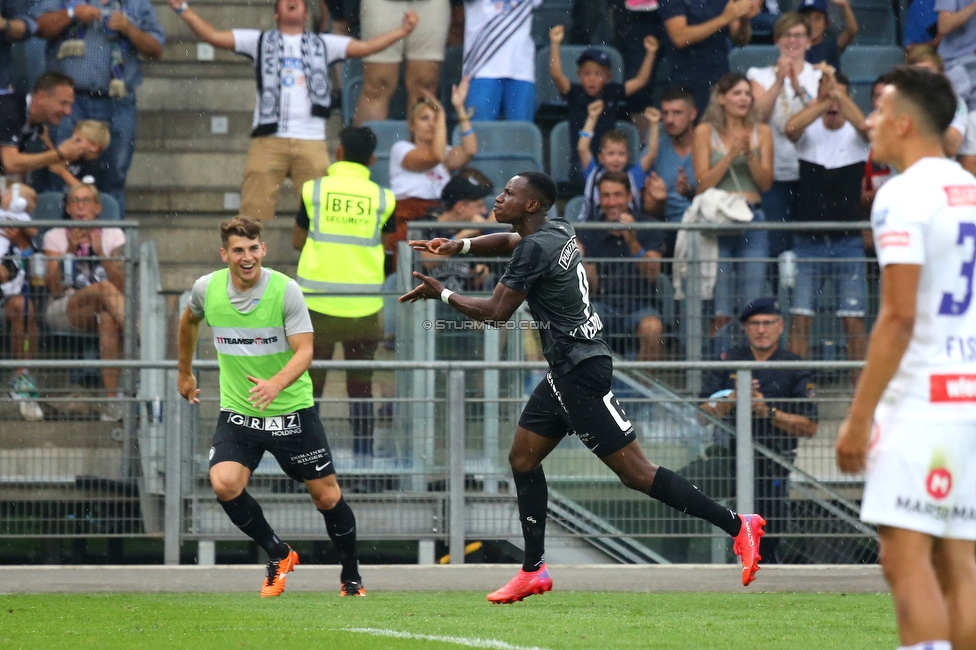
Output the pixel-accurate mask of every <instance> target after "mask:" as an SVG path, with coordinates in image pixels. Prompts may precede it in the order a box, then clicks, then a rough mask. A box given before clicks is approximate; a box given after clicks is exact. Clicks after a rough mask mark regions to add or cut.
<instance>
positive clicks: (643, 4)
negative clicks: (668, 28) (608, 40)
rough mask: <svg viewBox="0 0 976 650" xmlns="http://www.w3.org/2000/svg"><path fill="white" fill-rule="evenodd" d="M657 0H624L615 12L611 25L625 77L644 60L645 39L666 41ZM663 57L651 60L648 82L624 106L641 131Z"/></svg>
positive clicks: (636, 69)
mask: <svg viewBox="0 0 976 650" xmlns="http://www.w3.org/2000/svg"><path fill="white" fill-rule="evenodd" d="M659 8H660V5H659V4H658V0H626V2H624V6H623V8H621V9H619V10H618V12H617V13H616V14H615V22H614V27H615V29H616V32H617V39H616V43H617V49H618V50H620V54H621V55H622V56H623V59H624V78H625V79H628V78H630V77H633V76H636V75H637V73H638V71H639V69H640V65H641V63H642V62H643V60H644V39H645V38H647V37H648V36H653V37H654V38H655V39H657V42H658V43H666V42H667V38H668V36H667V32H665V31H664V22H662V20H661V12H660V11H658V9H659ZM662 59H663V56H660V57H656V58H655V59H654V65H653V66H652V67H651V81H650V83H648V84H647V85H646V86H644V87H643V88H642V89H641V90H638V91H637V92H636V93H634V94H633V95H631V96H630V97H628V101H627V109H628V112H629V113H630V114H631V119H632V120H633V121H634V124H636V125H637V127H638V128H639V129H641V130H642V131H643V130H644V129H645V128H646V127H647V125H646V124H644V123H643V122H642V118H643V115H642V114H643V111H644V108H645V107H647V106H651V105H652V104H653V103H654V99H655V98H654V90H655V84H654V81H655V79H656V77H657V70H658V68H659V64H660V63H661V60H662Z"/></svg>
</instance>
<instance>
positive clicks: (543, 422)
mask: <svg viewBox="0 0 976 650" xmlns="http://www.w3.org/2000/svg"><path fill="white" fill-rule="evenodd" d="M555 199H556V186H555V184H554V183H553V181H552V179H551V178H549V177H548V176H546V175H545V174H542V173H539V172H523V173H521V174H519V175H518V176H515V177H513V178H512V180H510V181H509V182H508V184H507V185H506V186H505V190H504V191H503V192H502V193H501V194H499V195H498V197H497V198H496V199H495V208H494V213H495V219H497V220H498V222H499V223H510V224H512V226H514V228H515V233H495V234H491V235H482V236H480V237H475V238H473V239H461V240H449V239H442V238H438V239H432V240H430V241H414V242H411V245H412V246H414V248H416V249H418V250H427V251H429V252H431V253H436V254H438V255H454V254H456V253H471V254H472V255H477V256H491V255H504V254H509V253H510V254H511V255H512V260H511V262H510V263H509V265H508V269H507V270H506V272H505V275H504V276H503V277H502V278H501V280H500V281H499V283H498V284H497V285H496V286H495V291H494V293H493V294H492V296H491V297H490V298H487V299H484V298H469V297H466V296H462V295H461V294H458V293H455V292H452V291H450V290H449V289H445V288H444V287H443V286H442V285H441V284H440V283H439V282H438V281H437V280H435V279H433V278H430V277H427V276H425V275H422V274H420V273H416V272H415V273H414V277H416V278H417V279H419V280H421V281H422V284H420V285H419V286H417V287H415V288H414V289H413V290H412V291H410V292H409V293H406V294H404V295H403V296H401V297H400V302H408V301H409V302H413V301H415V300H422V299H436V298H440V299H441V300H443V301H444V302H446V303H447V304H449V305H450V306H451V307H454V308H455V309H456V310H458V311H459V312H461V313H462V314H464V315H466V316H468V317H469V318H471V319H473V320H477V321H488V322H490V321H496V322H501V321H507V320H508V319H509V318H510V317H511V316H512V314H513V313H515V310H516V309H518V307H519V305H521V304H522V302H523V301H525V300H528V301H529V309H530V311H531V312H532V317H533V318H534V319H535V320H536V321H538V322H540V324H542V325H543V326H542V327H540V329H539V331H540V333H541V335H542V347H543V354H544V355H545V357H546V361H548V362H549V372H548V373H547V374H546V378H545V379H544V380H543V381H541V382H540V383H539V385H538V386H537V387H536V389H535V391H534V392H533V393H532V397H531V398H530V399H529V402H528V404H526V406H525V410H524V411H522V416H521V417H520V418H519V423H518V428H517V429H516V430H515V438H514V439H513V440H512V448H511V450H510V451H509V453H508V460H509V462H510V463H511V465H512V474H513V475H514V478H515V489H516V494H517V496H518V508H519V520H520V523H521V525H522V535H523V537H524V538H525V559H524V561H523V563H522V570H521V571H519V572H518V574H517V575H516V576H515V577H514V578H513V579H512V580H511V581H509V582H508V584H506V585H505V586H504V587H502V588H501V589H499V590H497V591H495V592H493V593H491V594H488V600H489V601H491V602H493V603H513V602H516V601H520V600H523V599H525V598H526V597H527V596H532V595H534V594H541V593H544V592H547V591H551V590H552V578H551V577H550V575H549V569H548V568H546V564H545V558H544V555H545V531H546V512H547V509H548V499H549V493H548V489H547V487H546V476H545V473H544V472H543V470H542V461H543V460H544V459H545V457H546V456H548V455H549V452H551V451H552V450H553V449H555V447H556V445H558V444H559V441H560V440H562V439H563V438H564V437H565V436H566V435H567V434H570V433H575V434H576V435H578V436H579V438H580V440H581V441H582V442H583V443H584V444H585V445H586V446H587V447H589V449H590V451H592V452H593V453H594V454H596V455H597V456H598V457H599V458H600V460H602V461H603V462H604V463H605V464H606V466H607V467H609V468H610V469H612V470H613V471H614V473H616V474H617V476H618V477H620V481H621V482H622V483H623V484H624V485H626V486H627V487H629V488H631V489H634V490H638V491H640V492H643V493H644V494H647V495H648V496H650V497H653V498H654V499H657V500H658V501H661V502H662V503H665V504H667V505H669V506H671V507H672V508H675V509H677V510H680V511H681V512H685V513H688V514H690V515H692V516H694V517H698V518H699V519H704V520H705V521H708V522H709V523H711V524H713V525H715V526H718V527H719V528H721V529H722V530H724V531H725V532H727V533H728V534H729V535H730V536H731V537H732V538H733V539H734V544H733V549H734V551H735V553H736V555H738V556H739V557H740V559H741V560H742V584H743V585H748V584H749V583H751V582H752V581H753V580H754V579H755V575H756V571H757V570H758V569H759V560H760V557H759V538H760V537H762V535H763V526H764V525H765V523H766V522H765V521H764V520H763V518H762V517H760V516H759V515H738V514H736V513H734V512H732V511H731V510H729V509H727V508H724V507H722V506H720V505H719V504H718V503H716V502H715V501H713V500H711V499H710V498H708V497H707V496H705V495H704V494H702V493H701V492H700V491H699V490H698V488H696V487H695V486H694V485H692V484H691V483H689V482H688V481H687V480H686V479H684V478H682V477H681V476H679V475H677V474H675V473H674V472H672V471H671V470H668V469H666V468H664V467H659V466H657V465H654V464H652V463H651V462H650V461H648V460H647V457H646V456H644V452H643V450H642V449H641V447H640V445H639V444H638V442H637V436H636V435H635V434H634V427H633V426H632V425H631V423H630V421H629V420H628V419H627V416H626V414H624V412H623V410H622V409H621V408H620V404H619V403H618V402H617V399H616V398H615V397H614V396H613V392H611V390H610V381H611V379H612V375H613V363H612V359H611V356H610V348H609V347H607V344H606V343H605V342H604V341H603V338H602V335H601V331H602V329H603V324H602V323H601V322H600V316H599V314H597V313H596V312H595V311H594V310H593V307H592V306H591V305H590V297H589V286H588V284H587V281H586V271H585V270H584V268H583V260H582V258H581V256H580V253H579V249H578V248H577V247H576V234H575V232H574V231H573V227H572V226H571V225H570V224H569V222H567V221H566V220H565V219H551V220H547V219H546V213H547V212H548V210H549V208H550V206H552V204H553V203H554V202H555Z"/></svg>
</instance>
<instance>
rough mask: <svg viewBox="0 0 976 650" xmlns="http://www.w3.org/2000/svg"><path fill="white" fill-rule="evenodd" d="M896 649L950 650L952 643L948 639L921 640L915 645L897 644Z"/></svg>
mask: <svg viewBox="0 0 976 650" xmlns="http://www.w3.org/2000/svg"><path fill="white" fill-rule="evenodd" d="M898 650H952V644H951V643H949V642H948V641H922V642H921V643H916V644H915V645H903V646H899V648H898Z"/></svg>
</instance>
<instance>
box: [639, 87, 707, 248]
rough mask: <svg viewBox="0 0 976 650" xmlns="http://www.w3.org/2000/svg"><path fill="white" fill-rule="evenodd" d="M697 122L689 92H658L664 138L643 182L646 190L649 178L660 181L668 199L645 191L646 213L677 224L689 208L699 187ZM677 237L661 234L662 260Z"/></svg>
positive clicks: (693, 97)
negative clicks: (694, 155)
mask: <svg viewBox="0 0 976 650" xmlns="http://www.w3.org/2000/svg"><path fill="white" fill-rule="evenodd" d="M697 119H698V109H696V108H695V96H694V95H693V94H692V93H691V91H690V90H688V89H686V88H679V87H673V86H672V87H670V88H665V89H664V92H663V93H661V123H662V124H663V125H664V133H665V135H666V136H667V137H666V138H660V145H659V147H658V154H657V159H656V160H655V161H654V165H652V166H651V176H649V177H648V180H647V182H645V189H646V188H647V186H648V185H650V180H651V179H652V178H654V177H657V178H660V179H661V180H662V181H663V182H664V185H665V187H666V188H667V198H666V200H664V201H656V200H654V198H653V197H652V196H651V197H649V196H648V192H646V191H645V192H644V213H645V214H662V215H663V216H664V219H665V221H668V222H670V223H680V222H681V217H683V216H684V214H685V210H687V209H688V206H690V205H691V200H692V199H693V198H694V196H695V188H696V186H697V184H698V181H697V180H695V166H694V164H693V163H692V156H691V150H692V145H693V144H694V141H695V120H697ZM649 199H650V200H649ZM677 235H678V233H677V232H676V231H669V232H665V233H664V239H665V243H666V246H665V253H664V255H665V257H671V256H673V255H674V241H675V238H676V237H677Z"/></svg>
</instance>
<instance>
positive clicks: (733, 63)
mask: <svg viewBox="0 0 976 650" xmlns="http://www.w3.org/2000/svg"><path fill="white" fill-rule="evenodd" d="M778 58H779V49H778V48H777V47H776V46H775V45H749V46H747V47H734V48H732V51H731V52H729V70H731V71H732V72H741V73H742V74H745V73H746V70H748V69H749V68H765V67H767V66H770V65H774V64H775V63H776V60H777V59H778Z"/></svg>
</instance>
